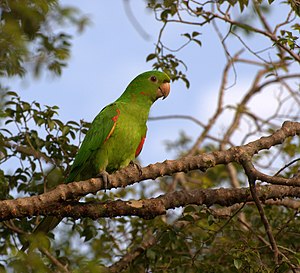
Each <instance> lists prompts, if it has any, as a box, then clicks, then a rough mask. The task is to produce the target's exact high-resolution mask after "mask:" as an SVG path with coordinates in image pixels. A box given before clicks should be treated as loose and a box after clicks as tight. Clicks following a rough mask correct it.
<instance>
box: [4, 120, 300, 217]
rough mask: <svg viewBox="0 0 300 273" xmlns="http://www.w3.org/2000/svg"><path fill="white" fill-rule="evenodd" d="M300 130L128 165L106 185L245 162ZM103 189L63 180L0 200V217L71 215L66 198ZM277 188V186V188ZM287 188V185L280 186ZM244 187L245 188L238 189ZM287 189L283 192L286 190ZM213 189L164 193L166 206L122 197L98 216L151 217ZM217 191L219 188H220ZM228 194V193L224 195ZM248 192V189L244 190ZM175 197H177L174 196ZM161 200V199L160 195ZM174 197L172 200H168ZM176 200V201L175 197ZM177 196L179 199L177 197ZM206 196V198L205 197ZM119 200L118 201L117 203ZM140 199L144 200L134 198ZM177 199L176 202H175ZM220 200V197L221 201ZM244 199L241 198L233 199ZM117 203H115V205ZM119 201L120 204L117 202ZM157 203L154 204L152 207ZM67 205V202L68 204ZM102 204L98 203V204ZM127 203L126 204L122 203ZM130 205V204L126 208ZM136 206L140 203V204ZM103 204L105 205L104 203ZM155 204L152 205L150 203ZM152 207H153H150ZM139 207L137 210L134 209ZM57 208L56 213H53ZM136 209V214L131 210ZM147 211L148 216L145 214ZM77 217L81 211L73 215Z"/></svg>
mask: <svg viewBox="0 0 300 273" xmlns="http://www.w3.org/2000/svg"><path fill="white" fill-rule="evenodd" d="M299 134H300V123H297V122H285V123H284V124H283V125H282V128H280V129H279V130H277V131H275V132H274V133H273V134H271V135H269V136H267V137H262V138H260V139H258V140H256V141H253V142H250V143H248V144H246V145H243V146H237V147H232V148H230V149H228V150H226V151H216V152H212V153H204V154H200V155H197V156H188V157H184V158H182V159H180V160H166V161H164V162H163V163H156V164H150V165H149V166H147V167H144V168H142V169H141V170H138V169H137V168H136V167H135V166H128V167H126V168H124V169H121V170H119V171H117V172H115V173H113V174H111V175H110V181H111V183H110V184H109V185H108V187H107V189H111V188H117V187H125V186H127V185H131V184H133V183H136V182H139V181H142V180H145V179H155V178H157V177H160V176H165V175H172V174H174V173H177V172H188V171H190V170H196V169H201V170H206V169H208V168H211V167H214V166H216V165H218V164H228V163H231V162H237V163H240V162H242V161H243V160H244V159H245V158H247V159H248V158H252V157H253V156H254V155H255V154H257V153H258V152H259V151H261V150H264V149H269V148H271V147H272V146H275V145H278V144H281V143H283V141H284V140H285V139H286V138H288V137H292V136H295V135H299ZM253 175H254V176H255V177H256V179H260V180H261V181H264V182H268V183H272V184H278V185H284V186H300V178H298V177H293V178H283V177H272V176H268V175H265V174H261V173H259V172H258V171H256V172H255V173H254V174H253ZM101 189H104V185H103V181H102V179H101V178H92V179H89V180H86V181H80V182H72V183H69V184H62V185H59V186H58V187H56V188H55V189H54V190H52V191H49V192H47V193H44V194H41V195H37V196H32V197H25V198H18V199H15V200H4V201H0V219H1V220H2V221H3V220H8V219H12V218H16V217H26V216H33V215H40V214H43V215H46V214H47V215H48V214H56V215H57V213H59V214H61V215H63V216H72V215H71V213H70V211H71V210H72V205H71V204H72V203H70V202H66V201H67V200H74V199H76V198H80V197H82V196H84V195H86V194H89V193H96V192H97V191H99V190H101ZM277 189H278V188H277ZM281 189H282V190H284V189H285V188H281ZM232 190H233V189H231V190H229V189H226V190H224V189H219V190H217V191H220V192H222V195H223V197H222V198H223V199H224V196H226V193H227V192H228V194H230V192H231V191H232ZM236 190H239V191H242V189H236ZM297 190H299V189H298V188H292V187H291V189H290V190H289V191H297ZM285 191H286V190H284V191H283V192H285ZM209 193H213V194H212V195H211V197H210V198H206V197H205V199H203V198H204V197H203V190H199V191H196V192H194V191H191V192H186V193H184V192H175V193H170V194H171V196H173V197H169V195H165V197H164V199H163V200H164V201H163V202H162V204H163V206H161V205H159V202H161V201H155V202H157V203H155V204H154V203H153V202H154V201H152V199H150V200H144V201H143V202H144V203H135V205H134V204H133V203H131V204H130V203H127V204H126V202H125V203H124V202H123V201H114V202H115V203H109V206H108V205H107V204H108V203H107V204H104V205H103V204H101V205H100V207H99V208H98V210H99V213H100V214H101V213H102V214H101V215H102V216H101V215H97V217H105V216H106V217H111V216H117V215H139V216H141V217H148V218H151V217H152V216H154V217H155V216H156V215H159V214H163V213H165V210H166V209H168V208H173V207H178V206H184V205H186V204H203V203H204V204H207V205H212V204H214V203H218V201H217V200H216V199H215V198H214V197H213V195H214V194H216V190H212V189H211V190H208V192H205V194H209ZM217 193H218V192H217ZM224 194H225V195H224ZM240 194H241V196H243V198H246V197H247V195H246V196H245V195H243V194H242V193H240ZM244 194H245V193H244ZM287 196H299V195H298V192H297V193H296V192H294V194H292V195H287ZM280 197H284V196H282V195H281V193H280V191H277V195H276V196H273V197H272V198H280ZM174 198H175V199H174ZM158 200H162V199H161V198H160V199H158ZM168 200H169V201H170V200H171V201H172V202H170V203H168V202H169V201H168ZM174 200H175V201H174ZM176 200H177V201H176ZM204 200H206V201H204ZM118 202H119V203H118ZM134 202H141V201H134ZM174 202H175V203H174ZM220 202H221V201H220ZM234 202H235V203H237V202H242V201H240V200H239V199H237V200H235V201H234ZM112 204H115V205H112ZM117 204H118V205H117ZM153 204H154V207H153ZM220 204H222V205H225V206H227V205H232V204H233V203H230V204H228V203H226V202H225V203H220ZM66 205H68V206H66ZM90 205H91V204H86V205H82V204H80V203H78V204H77V203H75V204H74V206H77V207H78V209H79V208H84V209H86V207H88V206H90ZM98 205H99V204H98ZM120 205H122V206H123V205H124V206H125V207H121V206H120ZM126 205H127V208H126ZM140 205H141V208H140V207H137V206H140ZM101 206H102V207H101ZM151 206H152V207H151ZM149 207H151V210H149ZM113 208H115V209H116V208H119V209H118V210H116V211H113ZM135 211H136V214H135V213H134V212H135ZM54 212H55V213H54ZM131 213H133V214H131ZM145 213H146V215H148V216H145ZM73 216H74V217H75V218H76V217H79V215H78V214H77V215H73ZM89 217H92V218H95V216H93V215H90V216H89Z"/></svg>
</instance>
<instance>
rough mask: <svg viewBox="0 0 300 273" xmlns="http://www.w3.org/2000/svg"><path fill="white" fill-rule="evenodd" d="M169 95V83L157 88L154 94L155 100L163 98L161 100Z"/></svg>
mask: <svg viewBox="0 0 300 273" xmlns="http://www.w3.org/2000/svg"><path fill="white" fill-rule="evenodd" d="M169 93H170V83H169V82H164V83H163V84H161V85H160V87H158V89H157V92H156V98H157V99H158V98H161V97H162V98H163V100H164V99H165V98H166V97H167V96H168V95H169Z"/></svg>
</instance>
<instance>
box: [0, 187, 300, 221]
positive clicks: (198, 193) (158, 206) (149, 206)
mask: <svg viewBox="0 0 300 273" xmlns="http://www.w3.org/2000/svg"><path fill="white" fill-rule="evenodd" d="M257 196H258V198H259V199H260V200H261V201H262V202H264V201H266V200H269V199H282V198H285V197H300V187H288V186H275V185H271V186H257ZM252 201H253V197H252V196H251V192H250V190H249V188H240V189H231V188H230V189H224V188H220V189H196V190H190V191H186V190H183V191H175V192H171V193H167V194H164V195H161V196H159V197H156V198H151V199H144V200H131V201H123V200H115V201H108V202H105V203H101V202H90V203H79V202H75V201H64V202H58V203H53V204H49V205H46V206H45V205H42V204H41V205H39V206H37V207H34V210H33V211H28V209H26V207H24V208H23V210H22V211H21V210H18V211H16V212H10V213H6V214H5V216H4V217H3V216H2V217H1V220H7V219H12V218H16V217H24V216H32V215H37V214H39V215H55V216H60V217H72V218H75V219H78V218H81V217H89V218H91V219H99V218H103V217H110V218H111V217H117V216H138V217H141V218H144V219H152V218H155V217H156V216H158V215H163V214H166V211H167V210H168V209H174V208H177V207H181V206H186V205H206V206H207V207H209V206H211V205H214V204H218V205H221V206H227V207H228V206H232V205H234V204H237V203H244V202H252Z"/></svg>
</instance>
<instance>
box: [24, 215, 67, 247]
mask: <svg viewBox="0 0 300 273" xmlns="http://www.w3.org/2000/svg"><path fill="white" fill-rule="evenodd" d="M60 221H61V218H57V217H56V216H46V217H45V218H44V219H43V220H42V221H41V222H40V223H39V224H38V225H37V226H36V228H35V229H34V230H33V234H37V233H39V232H42V233H45V234H47V233H48V232H49V231H51V230H52V229H54V228H55V227H56V226H57V225H58V224H59V223H60ZM29 245H30V243H29V241H26V242H25V243H24V244H23V246H22V248H21V251H23V252H24V251H26V249H27V248H28V247H29Z"/></svg>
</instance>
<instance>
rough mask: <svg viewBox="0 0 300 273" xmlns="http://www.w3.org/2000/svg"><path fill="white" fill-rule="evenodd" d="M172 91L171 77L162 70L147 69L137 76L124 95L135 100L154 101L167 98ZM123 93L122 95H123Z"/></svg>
mask: <svg viewBox="0 0 300 273" xmlns="http://www.w3.org/2000/svg"><path fill="white" fill-rule="evenodd" d="M169 93H170V77H169V76H168V75H167V74H166V73H164V72H160V71H155V70H154V71H147V72H144V73H142V74H140V75H138V76H137V77H135V78H134V79H133V80H132V81H131V83H130V84H129V85H128V87H127V88H126V90H125V92H124V93H123V95H125V94H126V95H125V96H126V97H127V96H128V95H129V96H130V97H131V98H132V100H135V101H148V102H151V103H153V102H154V101H156V100H157V99H158V98H163V99H165V98H166V97H167V96H168V95H169ZM123 95H122V96H123Z"/></svg>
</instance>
